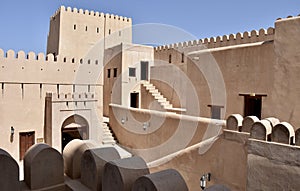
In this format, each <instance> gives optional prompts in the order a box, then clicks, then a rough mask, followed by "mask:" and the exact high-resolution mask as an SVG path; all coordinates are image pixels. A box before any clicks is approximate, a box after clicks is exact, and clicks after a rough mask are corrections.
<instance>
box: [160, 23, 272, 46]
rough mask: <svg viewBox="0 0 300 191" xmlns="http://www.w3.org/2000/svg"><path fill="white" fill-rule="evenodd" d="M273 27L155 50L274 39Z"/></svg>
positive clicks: (238, 43)
mask: <svg viewBox="0 0 300 191" xmlns="http://www.w3.org/2000/svg"><path fill="white" fill-rule="evenodd" d="M274 34H275V29H274V28H272V27H270V28H268V29H267V30H266V29H260V30H259V31H257V30H252V31H251V32H247V31H246V32H244V33H236V34H230V35H223V36H217V37H211V38H204V39H199V40H193V41H187V42H180V43H175V44H170V45H164V46H158V47H155V51H164V50H169V49H184V48H188V47H197V46H199V47H201V46H205V47H206V48H208V49H211V48H219V47H225V46H234V45H240V44H247V43H256V42H263V41H271V40H274Z"/></svg>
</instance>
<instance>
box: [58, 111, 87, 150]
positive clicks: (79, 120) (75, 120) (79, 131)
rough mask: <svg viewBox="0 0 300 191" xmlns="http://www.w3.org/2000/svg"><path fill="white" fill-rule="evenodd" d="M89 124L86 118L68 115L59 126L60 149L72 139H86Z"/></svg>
mask: <svg viewBox="0 0 300 191" xmlns="http://www.w3.org/2000/svg"><path fill="white" fill-rule="evenodd" d="M88 132H89V124H88V122H87V120H86V119H84V118H83V117H81V116H80V115H72V116H70V117H68V118H67V119H66V120H65V121H64V122H63V124H62V127H61V145H62V151H63V150H64V148H65V146H66V145H67V144H68V143H69V142H70V141H72V140H73V139H81V140H86V139H88V138H89V134H88Z"/></svg>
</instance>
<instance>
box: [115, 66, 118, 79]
mask: <svg viewBox="0 0 300 191" xmlns="http://www.w3.org/2000/svg"><path fill="white" fill-rule="evenodd" d="M117 75H118V68H114V78H115V77H117Z"/></svg>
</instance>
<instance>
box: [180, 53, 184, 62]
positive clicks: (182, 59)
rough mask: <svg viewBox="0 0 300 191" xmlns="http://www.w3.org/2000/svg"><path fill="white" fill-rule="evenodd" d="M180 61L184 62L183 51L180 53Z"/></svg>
mask: <svg viewBox="0 0 300 191" xmlns="http://www.w3.org/2000/svg"><path fill="white" fill-rule="evenodd" d="M181 63H184V53H181Z"/></svg>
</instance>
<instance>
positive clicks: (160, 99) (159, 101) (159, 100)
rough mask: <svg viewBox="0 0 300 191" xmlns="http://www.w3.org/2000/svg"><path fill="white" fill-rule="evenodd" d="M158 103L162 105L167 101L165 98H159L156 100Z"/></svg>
mask: <svg viewBox="0 0 300 191" xmlns="http://www.w3.org/2000/svg"><path fill="white" fill-rule="evenodd" d="M157 101H158V103H164V102H167V99H166V98H159V99H157Z"/></svg>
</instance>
